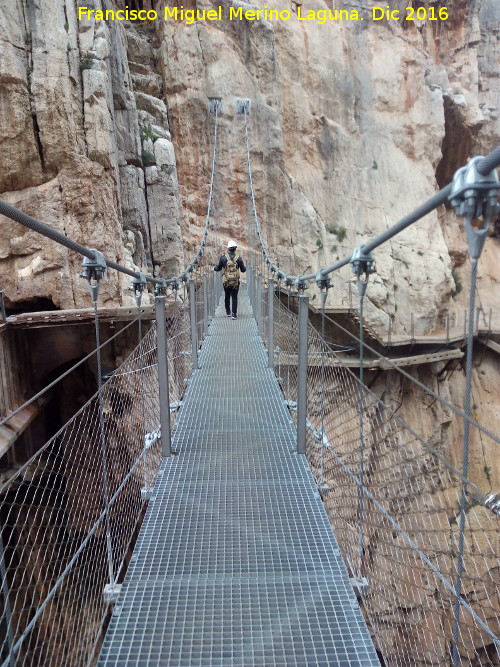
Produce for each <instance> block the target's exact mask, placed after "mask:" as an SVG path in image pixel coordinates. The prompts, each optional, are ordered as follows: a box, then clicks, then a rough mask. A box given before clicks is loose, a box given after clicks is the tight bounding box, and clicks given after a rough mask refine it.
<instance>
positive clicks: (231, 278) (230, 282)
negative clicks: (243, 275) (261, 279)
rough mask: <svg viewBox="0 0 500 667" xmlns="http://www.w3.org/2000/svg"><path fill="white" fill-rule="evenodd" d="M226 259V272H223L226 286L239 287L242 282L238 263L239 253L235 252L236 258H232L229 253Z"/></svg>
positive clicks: (223, 280)
mask: <svg viewBox="0 0 500 667" xmlns="http://www.w3.org/2000/svg"><path fill="white" fill-rule="evenodd" d="M226 259H227V262H226V266H225V268H224V273H223V274H222V282H223V283H224V287H238V285H239V284H240V270H239V268H238V265H237V264H236V260H237V259H238V254H235V256H234V259H231V258H230V257H229V255H226Z"/></svg>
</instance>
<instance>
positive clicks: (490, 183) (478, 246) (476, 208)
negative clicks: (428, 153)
mask: <svg viewBox="0 0 500 667" xmlns="http://www.w3.org/2000/svg"><path fill="white" fill-rule="evenodd" d="M482 159H483V157H482V156H481V155H479V156H477V157H475V158H472V160H470V162H469V163H468V164H466V165H465V167H461V168H460V169H458V170H457V171H456V172H455V175H454V176H453V181H452V188H451V194H450V196H449V197H448V199H449V201H450V202H451V205H452V206H453V208H454V209H455V214H456V215H458V216H460V217H464V218H466V222H465V229H466V232H467V241H468V243H469V250H470V254H471V257H472V259H478V258H479V256H480V255H481V252H482V250H483V246H484V242H485V240H486V236H487V234H488V229H489V226H490V222H491V220H492V218H493V217H494V216H496V215H497V214H498V211H499V205H498V196H499V193H500V182H499V179H498V174H497V172H496V169H492V170H491V171H490V172H489V173H488V174H486V175H485V176H483V174H480V173H479V172H478V170H477V163H478V162H479V161H480V160H482ZM481 217H482V218H483V223H482V225H480V226H474V225H473V224H472V222H473V221H474V220H476V219H478V218H481Z"/></svg>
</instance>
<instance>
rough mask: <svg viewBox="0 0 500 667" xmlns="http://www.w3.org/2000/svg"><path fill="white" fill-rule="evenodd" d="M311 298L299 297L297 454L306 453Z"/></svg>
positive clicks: (302, 295) (303, 295)
mask: <svg viewBox="0 0 500 667" xmlns="http://www.w3.org/2000/svg"><path fill="white" fill-rule="evenodd" d="M308 315H309V297H308V296H306V295H305V294H301V295H300V296H299V354H298V360H297V364H298V365H297V454H305V453H306V416H307V321H308Z"/></svg>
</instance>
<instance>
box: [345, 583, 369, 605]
mask: <svg viewBox="0 0 500 667" xmlns="http://www.w3.org/2000/svg"><path fill="white" fill-rule="evenodd" d="M349 581H350V582H351V586H352V588H353V590H354V594H355V595H356V597H357V598H358V600H360V599H361V598H363V597H364V596H365V595H366V594H367V593H368V591H369V589H370V586H369V584H368V579H367V578H366V577H351V578H350V579H349Z"/></svg>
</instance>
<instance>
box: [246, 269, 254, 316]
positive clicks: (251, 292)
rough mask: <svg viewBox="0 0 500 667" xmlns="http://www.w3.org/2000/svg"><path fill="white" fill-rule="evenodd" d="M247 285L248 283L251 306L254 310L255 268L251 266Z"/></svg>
mask: <svg viewBox="0 0 500 667" xmlns="http://www.w3.org/2000/svg"><path fill="white" fill-rule="evenodd" d="M247 285H248V299H249V301H250V306H251V308H252V310H253V268H252V267H251V266H249V267H248V278H247Z"/></svg>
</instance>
